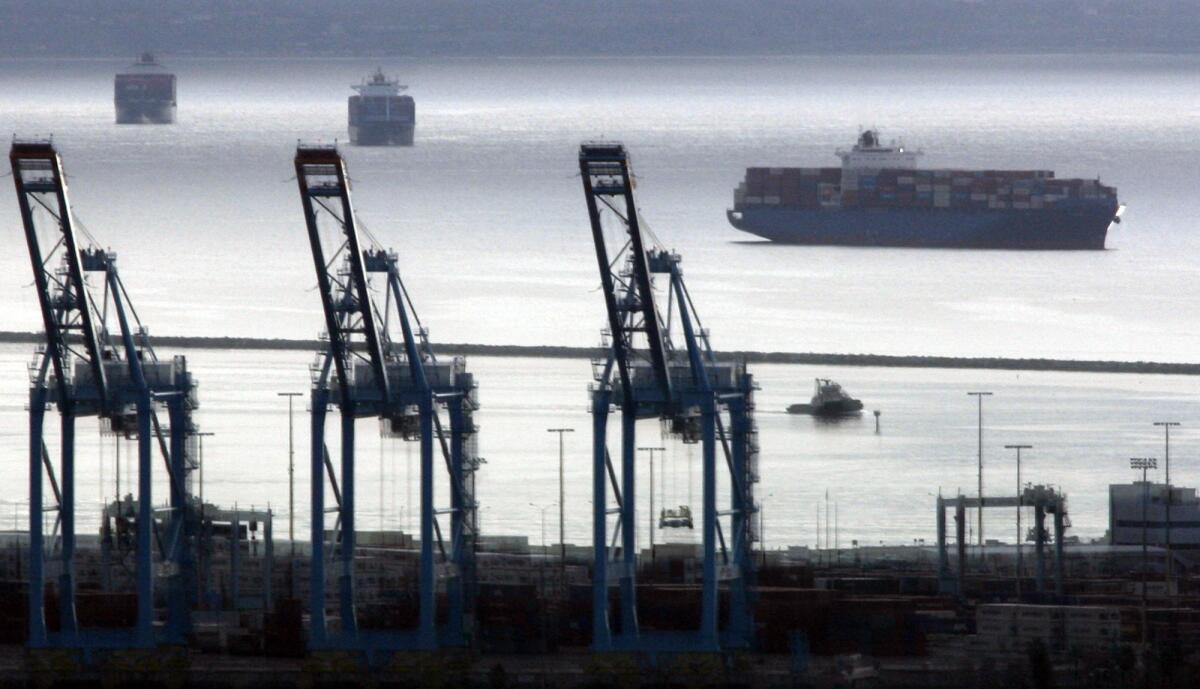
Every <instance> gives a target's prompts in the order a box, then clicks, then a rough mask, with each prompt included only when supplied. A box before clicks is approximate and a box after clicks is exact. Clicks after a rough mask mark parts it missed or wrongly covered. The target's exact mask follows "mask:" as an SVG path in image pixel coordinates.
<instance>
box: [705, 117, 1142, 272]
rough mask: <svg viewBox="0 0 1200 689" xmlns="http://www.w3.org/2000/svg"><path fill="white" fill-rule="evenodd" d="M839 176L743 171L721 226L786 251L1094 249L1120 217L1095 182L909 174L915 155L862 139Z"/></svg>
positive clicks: (1045, 173) (1019, 173)
mask: <svg viewBox="0 0 1200 689" xmlns="http://www.w3.org/2000/svg"><path fill="white" fill-rule="evenodd" d="M837 155H838V156H839V157H840V158H841V159H842V166H841V167H799V168H797V167H777V168H766V167H752V168H748V169H747V170H746V178H745V180H744V181H743V182H742V183H741V184H740V185H739V186H738V188H737V190H736V191H735V192H734V203H733V208H731V209H730V210H729V211H728V212H727V216H728V218H729V222H730V223H731V224H732V225H733V226H734V227H736V228H737V229H739V230H742V231H743V232H749V233H751V234H755V235H758V236H760V237H764V238H766V239H770V240H772V241H775V242H783V243H789V244H836V245H849V246H903V247H949V248H975V249H1103V248H1104V242H1105V238H1106V237H1107V235H1108V228H1109V226H1110V225H1111V224H1112V223H1114V222H1120V215H1121V212H1122V211H1123V210H1124V208H1123V207H1122V206H1121V205H1120V204H1119V203H1118V202H1117V190H1116V189H1115V188H1114V187H1108V186H1104V185H1102V184H1100V182H1099V180H1090V179H1056V178H1055V177H1054V172H1052V171H1050V170H954V169H918V168H917V157H918V156H920V155H921V152H920V151H913V150H909V149H906V148H905V147H904V146H902V145H901V146H897V145H891V146H883V145H881V144H880V143H879V135H878V133H877V132H876V131H874V130H867V131H865V132H863V133H862V134H861V135H860V136H859V138H858V143H857V144H856V145H855V146H854V147H853V148H852V149H851V150H849V151H843V150H839V151H837Z"/></svg>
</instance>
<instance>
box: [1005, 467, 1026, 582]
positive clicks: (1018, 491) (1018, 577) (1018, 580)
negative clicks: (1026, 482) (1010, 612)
mask: <svg viewBox="0 0 1200 689" xmlns="http://www.w3.org/2000/svg"><path fill="white" fill-rule="evenodd" d="M1004 447H1005V448H1007V449H1009V450H1016V451H1017V600H1018V601H1019V600H1021V540H1022V535H1021V450H1028V449H1030V448H1032V447H1033V445H1005V446H1004Z"/></svg>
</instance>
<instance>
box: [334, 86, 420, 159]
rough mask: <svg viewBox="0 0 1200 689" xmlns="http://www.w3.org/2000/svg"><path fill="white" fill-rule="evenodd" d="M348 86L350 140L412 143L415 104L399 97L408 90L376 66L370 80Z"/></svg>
mask: <svg viewBox="0 0 1200 689" xmlns="http://www.w3.org/2000/svg"><path fill="white" fill-rule="evenodd" d="M350 88H352V89H354V90H355V91H357V92H358V95H357V96H350V101H349V109H350V143H352V144H354V145H355V146H412V145H413V130H414V129H415V128H416V124H417V114H416V112H417V111H416V103H415V102H413V99H412V96H402V95H400V92H401V91H403V90H405V89H407V88H408V87H407V86H403V85H401V84H400V83H398V82H396V81H393V80H391V79H388V78H387V77H386V76H384V74H383V70H382V69H376V70H375V74H373V75H371V78H370V79H366V80H364V81H363V83H361V84H357V85H352V86H351V87H350Z"/></svg>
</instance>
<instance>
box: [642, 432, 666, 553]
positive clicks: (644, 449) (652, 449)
mask: <svg viewBox="0 0 1200 689" xmlns="http://www.w3.org/2000/svg"><path fill="white" fill-rule="evenodd" d="M666 449H667V448H665V447H639V448H638V452H649V453H650V559H651V560H652V561H653V560H654V518H655V517H654V453H655V452H665V451H666Z"/></svg>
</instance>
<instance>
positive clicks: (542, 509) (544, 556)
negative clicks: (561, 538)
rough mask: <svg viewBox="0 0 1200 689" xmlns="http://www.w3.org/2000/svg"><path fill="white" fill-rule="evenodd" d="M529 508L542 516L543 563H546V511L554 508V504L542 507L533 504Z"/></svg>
mask: <svg viewBox="0 0 1200 689" xmlns="http://www.w3.org/2000/svg"><path fill="white" fill-rule="evenodd" d="M529 506H530V507H532V508H533V509H535V510H537V511H538V512H540V513H541V514H542V561H543V563H544V562H545V558H546V510H548V509H550V508H551V507H554V503H550V504H549V505H546V506H542V505H537V504H534V503H532V502H531V503H529Z"/></svg>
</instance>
